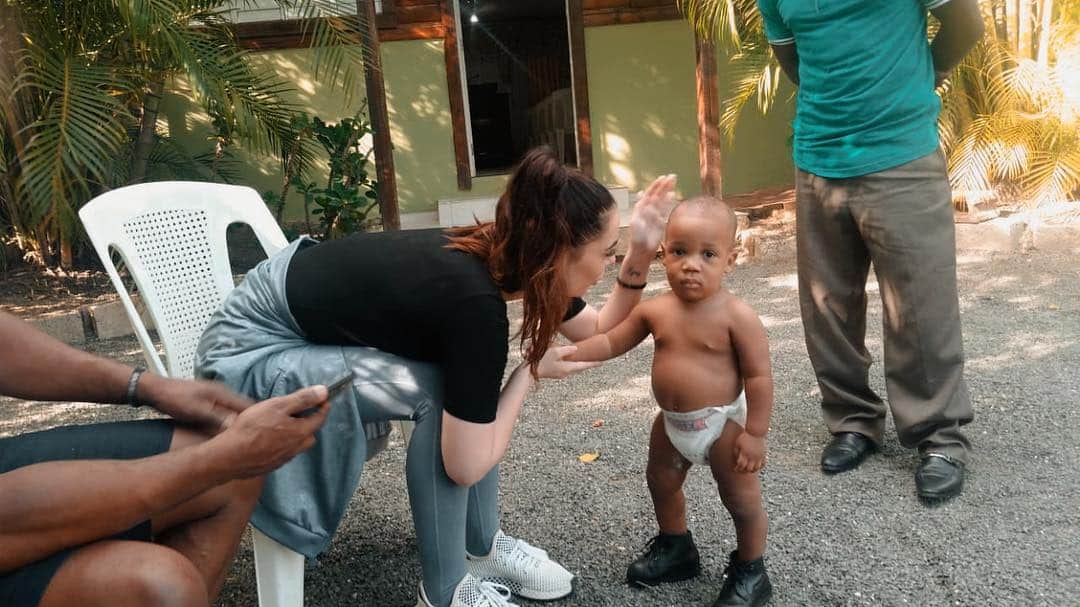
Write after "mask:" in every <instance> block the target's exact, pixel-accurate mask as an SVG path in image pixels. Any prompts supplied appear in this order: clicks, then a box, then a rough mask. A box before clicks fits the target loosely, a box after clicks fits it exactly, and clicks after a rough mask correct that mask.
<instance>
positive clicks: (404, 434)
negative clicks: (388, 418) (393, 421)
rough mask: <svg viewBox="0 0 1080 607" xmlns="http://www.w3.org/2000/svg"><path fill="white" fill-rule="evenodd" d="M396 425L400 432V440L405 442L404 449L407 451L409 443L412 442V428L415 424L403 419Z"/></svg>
mask: <svg viewBox="0 0 1080 607" xmlns="http://www.w3.org/2000/svg"><path fill="white" fill-rule="evenodd" d="M397 425H398V429H399V430H401V438H402V440H404V441H405V449H406V450H408V449H409V441H410V440H412V431H413V426H415V425H416V422H414V421H410V420H407V419H403V420H398V422H397Z"/></svg>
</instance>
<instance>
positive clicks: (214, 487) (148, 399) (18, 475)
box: [0, 312, 329, 607]
mask: <svg viewBox="0 0 1080 607" xmlns="http://www.w3.org/2000/svg"><path fill="white" fill-rule="evenodd" d="M0 394H7V395H11V396H17V397H20V398H29V399H34V400H80V401H93V402H102V403H105V402H111V403H128V404H132V405H143V404H145V405H148V406H153V407H154V408H155V409H157V410H158V411H160V412H162V413H165V414H168V415H169V416H171V417H172V420H161V419H155V420H142V421H132V422H117V423H105V424H91V425H85V426H68V427H60V428H54V429H52V430H46V431H43V432H34V433H30V434H22V435H17V436H12V437H7V438H2V439H0V605H3V606H4V607H54V606H55V607H67V606H69V605H79V606H80V607H95V606H102V607H106V606H107V607H142V606H146V607H150V606H153V607H170V606H173V605H177V606H179V605H183V606H185V607H190V606H207V605H210V604H212V603H213V601H214V599H215V598H216V597H217V594H218V592H219V591H220V590H221V585H222V583H223V582H224V580H225V575H226V574H227V573H228V571H229V567H230V566H231V565H232V560H233V555H234V553H235V552H236V547H237V544H239V542H240V536H241V534H242V533H243V531H244V528H245V527H246V526H247V522H248V518H249V517H250V516H251V511H252V509H253V508H254V507H255V502H256V500H257V499H258V497H259V492H260V490H261V489H262V485H263V475H265V474H266V473H268V472H270V471H271V470H273V469H275V468H277V467H278V466H280V465H281V464H283V463H285V462H287V461H288V460H290V459H292V457H293V456H295V455H296V454H297V453H300V452H301V451H304V450H306V449H308V448H309V447H310V446H311V445H312V444H314V442H315V437H314V434H315V431H316V430H318V429H319V427H320V426H322V423H323V422H324V421H325V420H326V414H327V410H328V407H329V405H328V404H327V403H326V398H327V393H326V389H325V388H323V387H321V386H315V387H311V388H305V389H303V390H299V391H297V392H294V393H293V394H289V395H286V396H282V397H280V398H276V399H273V400H269V401H265V402H262V403H260V404H259V405H257V406H249V405H250V404H251V403H250V401H248V400H247V399H245V398H242V397H240V396H237V395H236V394H234V393H232V392H231V391H229V390H228V389H227V388H225V387H224V386H222V385H220V384H215V383H211V382H195V381H182V380H175V379H167V378H164V377H158V376H156V375H153V374H150V373H143V372H142V371H141V370H139V369H135V370H132V369H131V368H130V367H127V366H125V365H122V364H120V363H117V362H113V361H110V360H105V359H103V358H98V357H96V356H91V355H90V354H87V353H85V352H82V351H80V350H76V349H75V348H71V347H69V346H67V345H65V344H62V343H60V342H58V341H56V340H55V339H53V338H51V337H49V336H48V335H45V334H43V333H41V332H40V331H37V330H35V329H33V328H32V327H30V325H27V324H25V323H23V322H20V321H19V320H18V319H17V318H15V317H13V316H11V315H10V314H6V313H4V312H0ZM310 410H314V413H312V414H311V415H309V416H306V417H304V416H298V414H299V413H301V412H305V411H310ZM28 414H29V412H28ZM173 420H175V423H174V421H173ZM181 424H185V425H181ZM196 428H197V429H198V431H196Z"/></svg>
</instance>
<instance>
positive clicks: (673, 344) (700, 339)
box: [652, 317, 732, 355]
mask: <svg viewBox="0 0 1080 607" xmlns="http://www.w3.org/2000/svg"><path fill="white" fill-rule="evenodd" d="M652 333H653V341H654V343H655V348H656V353H657V354H658V355H659V354H662V353H676V352H678V353H684V352H685V353H691V352H700V353H703V354H713V355H725V354H730V353H731V351H732V343H731V331H730V327H729V326H728V324H727V323H726V322H724V321H722V320H717V319H715V318H712V319H702V320H697V319H694V318H692V317H691V318H682V319H666V318H660V319H658V320H657V321H655V322H654V323H653V328H652Z"/></svg>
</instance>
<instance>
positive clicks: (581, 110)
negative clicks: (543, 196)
mask: <svg viewBox="0 0 1080 607" xmlns="http://www.w3.org/2000/svg"><path fill="white" fill-rule="evenodd" d="M581 2H582V0H567V2H566V11H567V19H568V21H569V24H570V73H571V75H572V77H573V87H574V115H575V116H576V118H577V125H576V127H577V161H578V169H580V170H581V172H582V173H585V174H586V175H589V176H592V173H593V158H592V124H591V123H590V122H589V78H588V70H587V69H586V57H585V13H584V9H583V8H582V5H581Z"/></svg>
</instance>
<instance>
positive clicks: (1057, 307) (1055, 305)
mask: <svg viewBox="0 0 1080 607" xmlns="http://www.w3.org/2000/svg"><path fill="white" fill-rule="evenodd" d="M1046 307H1047V308H1050V309H1051V310H1060V309H1061V306H1059V305H1057V304H1050V305H1048V306H1046Z"/></svg>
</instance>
